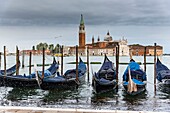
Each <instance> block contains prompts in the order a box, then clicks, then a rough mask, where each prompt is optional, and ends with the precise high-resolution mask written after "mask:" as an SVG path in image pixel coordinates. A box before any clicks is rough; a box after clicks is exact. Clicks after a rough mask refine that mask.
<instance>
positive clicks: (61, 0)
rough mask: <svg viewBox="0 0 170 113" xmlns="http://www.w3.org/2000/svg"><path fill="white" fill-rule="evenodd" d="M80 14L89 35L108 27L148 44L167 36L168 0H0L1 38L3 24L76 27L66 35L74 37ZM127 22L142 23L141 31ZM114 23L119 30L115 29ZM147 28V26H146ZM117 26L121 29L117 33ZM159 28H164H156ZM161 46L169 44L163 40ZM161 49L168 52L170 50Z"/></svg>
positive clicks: (168, 19) (103, 32)
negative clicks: (149, 41)
mask: <svg viewBox="0 0 170 113" xmlns="http://www.w3.org/2000/svg"><path fill="white" fill-rule="evenodd" d="M80 14H83V15H84V19H85V25H86V30H87V31H88V30H89V31H88V33H89V34H87V36H89V37H92V35H95V34H96V35H103V36H104V35H105V34H106V32H107V31H108V30H109V31H110V32H111V34H112V35H117V36H118V37H121V36H122V35H125V37H129V40H132V39H137V38H139V39H138V40H140V39H142V38H141V37H146V38H148V37H149V36H151V38H152V40H151V44H152V42H154V39H153V37H155V39H158V40H159V37H160V38H161V39H164V40H168V39H169V36H170V33H169V32H168V31H170V29H169V28H170V0H0V30H1V31H0V33H1V34H3V38H4V37H6V38H8V37H10V36H9V34H10V33H9V32H8V33H7V34H8V35H7V34H5V33H6V32H7V31H8V30H7V28H5V30H4V26H21V28H22V27H24V28H25V26H36V27H37V26H40V27H41V26H43V27H44V26H45V27H47V26H53V27H55V26H57V28H58V29H57V30H58V31H61V29H59V28H60V27H58V26H65V27H68V28H70V29H68V30H75V29H76V31H68V33H67V35H66V36H65V38H66V39H67V38H68V36H70V35H73V36H70V37H75V36H76V37H78V36H77V29H78V27H77V26H78V25H79V22H80ZM93 26H94V27H97V28H98V31H97V30H96V31H95V30H94V29H95V28H94V27H93ZM119 26H126V29H125V28H123V27H121V28H122V29H121V28H120V27H119ZM128 26H136V27H139V28H140V26H142V27H143V26H145V27H144V29H141V28H140V29H139V30H143V32H141V31H135V28H134V29H131V31H130V32H128ZM71 27H72V28H71ZM75 27H76V28H75ZM117 27H118V28H119V29H118V30H119V31H116V30H117ZM147 28H148V30H146V29H147ZM152 28H153V31H152ZM159 28H160V29H159ZM90 29H91V31H90ZM155 29H156V30H155ZM27 30H28V29H27ZM121 30H122V32H125V33H124V34H123V33H122V34H121ZM126 30H127V31H126ZM160 30H164V31H162V32H160ZM10 31H11V30H10ZM18 31H19V30H18ZM99 31H100V33H99ZM145 31H146V32H145ZM30 32H31V31H30ZM40 32H41V31H40ZM71 32H75V34H71ZM139 32H140V33H141V34H140V33H139ZM62 33H64V31H61V35H63V34H62ZM69 33H70V34H69ZM146 33H148V34H146ZM151 33H152V34H151ZM158 33H159V34H158ZM17 34H18V33H17V32H16V34H15V35H16V36H17ZM34 34H35V33H34ZM46 34H48V33H46ZM59 34H60V33H59ZM133 34H134V35H133ZM137 34H138V35H137ZM37 35H38V34H36V36H37ZM53 35H55V34H53ZM23 36H24V31H23ZM135 36H136V37H135ZM14 37H15V36H14ZM17 37H20V36H19V35H18V36H17ZM29 37H31V35H30V36H29ZM96 37H97V36H96ZM113 37H114V36H113ZM115 37H116V36H115ZM131 37H133V38H131ZM0 38H2V37H0ZM34 38H35V37H33V39H34ZM30 39H31V38H30ZM89 40H90V39H89ZM145 41H146V40H145V39H143V40H142V41H141V42H142V43H145ZM159 41H160V40H159ZM134 42H135V40H134ZM161 44H163V41H162V42H161ZM165 47H166V48H167V47H169V46H168V45H166V44H165ZM165 50H166V51H168V52H170V50H167V49H165Z"/></svg>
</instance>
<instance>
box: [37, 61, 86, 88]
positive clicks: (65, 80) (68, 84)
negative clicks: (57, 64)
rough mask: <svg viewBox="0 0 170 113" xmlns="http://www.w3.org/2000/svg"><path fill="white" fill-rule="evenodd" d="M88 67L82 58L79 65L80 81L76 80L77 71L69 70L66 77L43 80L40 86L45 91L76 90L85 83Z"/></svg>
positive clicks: (59, 76)
mask: <svg viewBox="0 0 170 113" xmlns="http://www.w3.org/2000/svg"><path fill="white" fill-rule="evenodd" d="M85 75H86V65H85V63H84V62H83V61H82V59H81V58H80V60H79V64H78V80H76V69H69V70H67V71H66V72H65V73H64V75H60V74H59V73H58V75H57V76H56V77H54V78H47V79H42V82H41V84H40V87H41V89H43V90H55V89H56V90H66V89H70V88H75V87H76V86H78V85H79V84H80V83H82V82H84V81H85Z"/></svg>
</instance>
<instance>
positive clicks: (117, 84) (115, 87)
mask: <svg viewBox="0 0 170 113" xmlns="http://www.w3.org/2000/svg"><path fill="white" fill-rule="evenodd" d="M120 84H123V82H120V83H117V84H116V85H115V87H113V89H115V88H116V87H117V86H119V85H120Z"/></svg>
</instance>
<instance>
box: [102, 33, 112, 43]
mask: <svg viewBox="0 0 170 113" xmlns="http://www.w3.org/2000/svg"><path fill="white" fill-rule="evenodd" d="M104 41H112V37H111V36H110V33H109V31H108V32H107V35H106V36H105V37H104Z"/></svg>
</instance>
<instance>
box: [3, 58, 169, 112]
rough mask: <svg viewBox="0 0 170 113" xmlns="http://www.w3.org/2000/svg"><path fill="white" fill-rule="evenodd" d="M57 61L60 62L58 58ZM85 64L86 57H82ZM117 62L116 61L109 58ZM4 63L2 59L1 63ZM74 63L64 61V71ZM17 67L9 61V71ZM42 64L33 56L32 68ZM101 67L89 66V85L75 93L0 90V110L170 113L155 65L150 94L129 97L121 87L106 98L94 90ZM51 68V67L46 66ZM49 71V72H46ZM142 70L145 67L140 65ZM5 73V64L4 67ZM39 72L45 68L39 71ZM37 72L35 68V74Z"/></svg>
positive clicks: (166, 92)
mask: <svg viewBox="0 0 170 113" xmlns="http://www.w3.org/2000/svg"><path fill="white" fill-rule="evenodd" d="M133 58H134V59H135V60H136V61H137V62H142V63H143V57H142V56H138V57H135V56H134V57H133ZM56 59H57V58H56ZM82 59H83V61H86V57H82ZM109 59H110V60H111V61H113V62H115V57H109ZM160 59H161V60H162V62H163V63H165V64H166V65H167V66H168V67H170V62H168V61H170V56H163V57H160ZM103 60H104V57H101V56H91V57H90V61H94V62H95V61H97V62H99V61H101V62H103ZM2 61H3V59H2ZM71 61H75V57H64V71H66V70H67V69H71V68H73V67H75V65H74V64H67V63H68V62H71ZM128 61H129V57H120V62H128ZM153 61H154V59H153V57H151V56H150V57H147V62H153ZM28 62H29V59H28V56H26V57H25V66H27V65H28ZM51 62H52V57H51V56H46V63H51ZM14 63H15V57H14V56H8V57H7V64H8V65H7V67H10V66H12V65H13V64H14ZM34 63H42V56H33V60H32V64H34ZM100 66H101V64H92V65H90V81H87V77H86V82H85V83H84V84H82V85H80V86H79V88H78V89H74V90H71V89H70V90H65V91H64V90H63V91H58V90H53V91H49V90H41V89H26V88H12V87H0V105H1V106H27V107H44V108H84V109H109V110H115V109H116V110H134V111H139V110H141V111H167V112H170V107H169V105H170V89H169V88H168V89H165V90H163V89H160V88H158V87H157V94H156V96H155V95H154V86H153V82H154V79H153V75H154V71H153V69H154V67H153V64H149V65H147V71H146V73H147V79H148V82H149V83H148V84H147V91H146V92H145V93H143V94H141V95H138V96H133V97H131V96H128V95H127V94H126V93H125V92H124V89H123V87H122V85H121V84H120V85H119V90H118V93H115V92H112V91H111V92H108V93H103V94H94V93H93V88H92V86H91V79H92V74H91V72H92V71H93V72H94V71H97V70H99V68H100ZM47 67H48V66H47ZM47 67H46V68H47ZM141 67H142V68H143V65H141ZM1 68H2V69H3V62H2V67H1ZM38 68H39V70H41V69H42V67H38ZM125 69H126V65H120V66H119V82H120V83H121V81H122V75H123V72H124V70H125ZM33 71H34V68H32V72H33ZM23 73H26V74H27V73H28V68H27V67H26V68H24V69H20V74H23Z"/></svg>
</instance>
